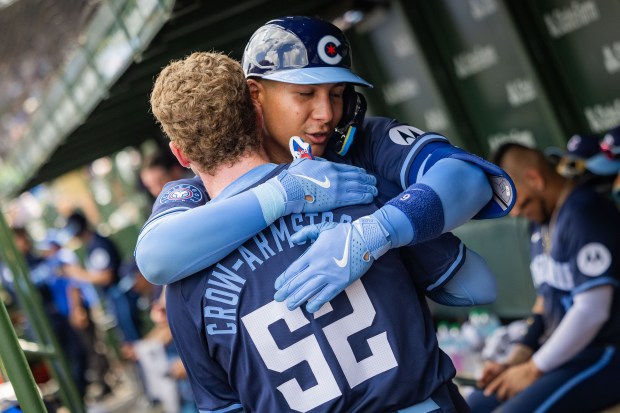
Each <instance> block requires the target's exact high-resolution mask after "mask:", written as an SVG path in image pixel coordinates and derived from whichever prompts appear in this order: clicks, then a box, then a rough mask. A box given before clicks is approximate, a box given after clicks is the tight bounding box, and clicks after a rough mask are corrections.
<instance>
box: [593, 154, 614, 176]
mask: <svg viewBox="0 0 620 413" xmlns="http://www.w3.org/2000/svg"><path fill="white" fill-rule="evenodd" d="M586 168H587V169H588V170H589V171H591V172H594V173H595V174H597V175H615V174H617V173H619V172H620V160H617V159H608V158H607V157H606V156H605V154H603V153H601V154H598V155H594V156H593V157H591V158H590V159H588V161H587V162H586Z"/></svg>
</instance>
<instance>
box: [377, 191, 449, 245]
mask: <svg viewBox="0 0 620 413" xmlns="http://www.w3.org/2000/svg"><path fill="white" fill-rule="evenodd" d="M385 205H392V206H394V207H396V208H398V209H399V210H401V211H402V212H403V213H404V214H405V216H406V217H407V219H409V222H410V223H411V226H412V227H413V233H414V236H413V240H412V241H411V244H417V243H419V242H423V241H427V240H429V239H433V238H436V237H437V236H439V235H441V233H442V232H443V228H444V216H443V205H442V204H441V199H439V196H438V195H437V194H436V193H435V191H433V189H432V188H431V187H430V186H428V185H424V184H413V185H411V186H410V187H409V188H407V189H406V190H405V191H404V192H403V193H401V194H400V196H399V197H398V198H393V199H391V200H389V201H388V202H387V203H386V204H385Z"/></svg>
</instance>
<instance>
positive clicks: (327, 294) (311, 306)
mask: <svg viewBox="0 0 620 413" xmlns="http://www.w3.org/2000/svg"><path fill="white" fill-rule="evenodd" d="M339 290H340V289H339V288H338V287H336V286H334V285H332V284H328V285H326V286H325V287H324V288H323V289H322V290H321V291H320V292H319V293H318V294H317V295H315V296H314V297H311V298H310V299H309V300H308V304H307V305H306V310H308V312H309V313H315V312H317V311H319V310H320V309H321V307H323V305H324V304H325V303H326V302H328V301H331V300H332V298H334V297H335V296H336V295H338V292H339Z"/></svg>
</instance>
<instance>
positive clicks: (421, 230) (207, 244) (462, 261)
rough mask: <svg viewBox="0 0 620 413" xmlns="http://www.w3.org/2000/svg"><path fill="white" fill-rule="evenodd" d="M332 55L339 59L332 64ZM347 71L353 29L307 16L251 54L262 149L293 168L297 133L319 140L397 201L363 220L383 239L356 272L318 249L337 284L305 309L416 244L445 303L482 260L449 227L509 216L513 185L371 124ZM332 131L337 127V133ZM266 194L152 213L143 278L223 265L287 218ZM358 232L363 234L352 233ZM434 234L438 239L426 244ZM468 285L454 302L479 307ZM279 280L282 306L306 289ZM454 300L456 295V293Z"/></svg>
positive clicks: (388, 125) (428, 138)
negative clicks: (386, 256)
mask: <svg viewBox="0 0 620 413" xmlns="http://www.w3.org/2000/svg"><path fill="white" fill-rule="evenodd" d="M291 51H298V52H299V53H298V54H297V53H296V52H295V53H293V52H291ZM328 51H329V53H333V52H334V51H335V54H334V55H333V56H332V57H329V55H328V54H327V53H328ZM289 53H290V55H288V54H289ZM294 57H299V60H295V59H294ZM350 65H351V59H350V49H349V44H348V41H347V39H346V37H345V36H344V34H343V33H342V32H341V31H340V30H339V29H338V28H336V27H335V26H333V25H331V24H330V23H327V22H324V21H322V20H319V19H313V18H307V17H287V18H283V19H277V20H273V21H271V22H269V23H267V24H266V25H264V26H263V27H261V28H259V29H258V30H257V32H256V33H255V34H254V36H253V37H252V38H251V40H250V42H249V43H248V45H247V47H246V50H245V53H244V71H245V74H246V77H247V78H248V83H249V85H250V91H251V94H252V98H253V100H254V101H255V102H256V103H257V104H258V106H259V108H260V110H259V115H260V116H259V117H260V119H261V122H262V125H263V128H262V129H263V134H264V137H265V138H264V143H263V145H264V147H265V149H266V151H267V154H268V155H269V157H270V159H271V160H272V161H276V162H278V161H280V162H282V161H290V159H291V156H290V152H289V151H288V147H289V138H290V137H291V136H293V135H298V136H301V137H302V138H303V139H304V140H305V141H307V142H309V143H310V145H311V147H312V153H313V154H314V155H315V156H325V157H326V158H328V159H332V160H336V161H338V162H341V163H343V164H352V165H357V166H362V167H364V168H365V169H366V170H368V171H370V172H371V173H372V174H373V175H374V176H375V177H376V178H377V180H378V183H377V187H378V189H379V197H378V201H379V203H380V204H384V203H386V202H387V201H390V199H392V201H390V205H387V206H386V207H384V208H381V210H380V211H379V212H377V213H375V214H373V215H372V216H371V217H369V218H368V219H367V220H366V222H365V225H364V226H365V227H366V228H368V229H369V230H370V231H371V232H372V233H373V234H374V235H376V239H373V240H372V245H373V250H372V254H373V255H372V258H370V259H368V257H364V258H365V259H366V261H364V260H362V261H363V262H358V261H353V259H352V260H351V261H349V262H348V264H354V266H355V270H352V269H351V268H352V267H351V266H350V265H347V266H346V268H344V269H341V268H340V267H336V266H335V265H334V264H335V263H334V264H332V263H333V260H331V258H332V257H330V256H327V255H326V256H317V255H315V254H314V253H313V252H312V251H310V252H309V253H308V254H306V255H305V256H304V257H306V256H307V257H308V260H309V261H312V262H316V263H319V262H324V261H325V262H324V263H325V264H326V265H327V266H328V267H330V268H329V269H328V271H326V273H327V274H335V275H337V277H336V278H330V277H329V276H327V277H324V278H323V283H322V284H321V285H316V286H315V287H314V288H313V289H311V290H310V291H306V292H305V293H304V294H303V297H302V298H306V297H307V296H310V295H312V294H313V293H314V292H318V291H319V290H323V289H324V288H327V290H326V291H324V292H327V294H323V295H321V296H320V297H319V298H320V299H315V300H314V302H312V303H310V304H309V307H308V309H309V310H310V311H316V310H317V309H318V308H319V307H320V306H321V305H322V304H323V303H324V302H327V301H329V299H330V298H332V297H334V296H335V295H336V294H337V293H338V292H339V291H342V289H344V288H345V287H346V285H348V283H350V282H352V281H353V280H354V279H356V278H358V277H359V276H361V274H362V273H363V271H365V269H367V268H368V264H369V262H370V260H372V259H376V258H378V257H379V256H380V255H381V254H382V253H383V252H385V251H387V250H389V249H390V248H394V247H398V246H401V245H415V246H414V248H411V249H410V251H408V253H407V260H408V268H409V269H410V271H411V272H412V273H413V274H416V277H419V278H417V279H419V280H420V282H421V283H422V285H425V289H426V293H427V294H428V295H432V296H434V298H435V299H436V300H439V301H441V300H442V297H441V294H443V291H445V290H442V289H440V288H437V287H439V286H440V285H444V286H445V285H446V282H448V281H449V280H450V279H451V278H452V277H453V276H454V275H455V273H457V272H459V271H460V272H461V273H463V274H467V272H468V269H469V268H470V266H473V267H475V266H476V265H478V263H480V261H482V260H481V259H480V257H479V256H477V255H476V254H475V253H472V252H471V251H468V250H467V249H466V248H465V247H464V245H463V244H462V243H461V242H460V240H458V239H457V238H456V237H454V236H453V235H451V234H449V233H446V231H449V230H450V229H452V228H454V227H456V226H458V225H460V224H461V223H463V222H465V221H466V220H468V219H469V218H471V217H472V216H474V215H476V216H477V217H479V218H485V217H495V216H501V215H504V214H506V213H507V212H508V211H509V210H510V208H511V206H512V203H513V202H514V197H513V195H514V191H513V190H512V186H511V185H512V184H511V182H510V180H509V179H508V177H507V176H506V175H505V174H504V172H503V171H501V169H499V168H497V167H496V166H495V165H492V164H489V163H488V162H485V161H484V160H482V159H480V158H478V157H476V156H474V155H471V154H468V153H466V152H464V151H462V150H460V149H458V148H455V147H453V146H451V145H450V144H449V143H448V141H447V140H446V139H445V138H444V137H442V136H440V135H437V134H433V133H427V134H425V133H422V132H421V131H420V130H418V129H417V128H414V127H412V126H408V125H404V124H402V123H399V122H398V121H396V120H393V119H387V118H365V117H364V114H365V101H364V99H363V97H362V96H361V95H359V94H357V93H355V91H354V89H353V86H354V85H362V86H368V85H369V84H368V83H367V82H366V81H364V80H363V79H361V78H360V77H358V76H356V75H355V74H353V73H352V72H351V70H350ZM293 113H295V116H293V115H292V114H293ZM333 130H336V132H335V133H333V134H332V131H333ZM332 135H333V136H332ZM354 141H355V142H354ZM312 162H314V163H316V164H321V163H323V162H317V161H312ZM308 164H310V163H308ZM186 165H189V163H186ZM300 165H303V164H300ZM308 169H310V168H308ZM317 172H319V173H316V174H315V175H311V173H312V171H310V170H307V171H305V172H304V174H305V175H306V176H307V177H308V178H311V179H305V180H304V182H305V184H307V185H308V184H310V183H315V184H316V185H317V186H316V188H321V187H320V186H319V184H321V183H323V185H324V186H327V184H330V185H331V186H330V188H329V191H330V192H329V193H330V197H334V199H340V198H342V197H346V196H350V192H346V191H345V190H344V189H340V190H337V185H334V182H335V179H336V178H337V176H336V175H329V174H327V173H323V172H322V171H318V170H317ZM177 185H183V184H182V183H177V184H170V185H169V186H168V187H167V188H166V189H165V190H164V192H165V193H166V194H167V195H166V196H168V197H169V196H170V194H172V193H174V191H176V190H177V189H178V188H181V187H178V186H177ZM175 188H176V189H175ZM321 189H322V190H325V191H328V189H326V188H321ZM403 190H405V192H403ZM257 194H258V196H259V201H258V202H257V201H256V199H255V198H256V197H252V196H250V195H249V194H245V193H244V194H241V195H238V196H236V197H231V198H229V199H227V202H226V203H225V204H224V203H221V204H219V203H218V204H219V205H218V204H213V205H209V204H207V205H204V206H202V204H204V203H205V200H206V199H208V198H206V197H205V198H200V199H196V198H188V199H187V202H185V203H180V204H177V208H176V209H175V210H174V211H170V212H168V213H166V214H161V215H154V216H152V218H151V219H150V220H149V221H148V222H147V224H146V225H145V226H144V228H143V229H142V232H141V234H140V238H139V240H138V243H137V247H136V259H137V262H138V264H139V266H140V269H141V271H142V272H143V274H144V275H145V276H146V277H147V278H148V279H149V280H150V281H151V282H154V283H158V284H166V283H170V282H173V281H175V280H178V279H181V278H183V277H185V276H187V275H189V274H191V273H193V272H196V271H197V270H199V269H202V268H205V267H206V266H208V265H212V264H214V263H215V262H217V260H218V259H220V258H222V257H223V256H225V255H226V254H228V253H229V252H231V251H234V249H235V248H237V247H238V246H239V245H241V244H242V243H243V242H244V241H245V240H247V239H249V238H251V237H252V236H253V235H255V234H256V233H257V232H258V231H260V230H262V229H264V228H265V227H267V226H268V225H269V224H271V223H273V222H275V221H277V220H279V219H280V218H281V217H282V216H283V215H284V214H286V213H287V212H289V210H287V209H286V207H285V205H286V197H285V196H282V193H281V192H280V193H277V192H274V191H271V192H265V193H259V192H257ZM324 201H325V200H324V199H321V202H324ZM158 202H162V201H158ZM312 205H313V206H314V208H315V211H320V210H321V209H316V208H320V207H321V205H319V203H317V202H314V203H313V204H312ZM195 206H199V207H197V208H194V207H195ZM325 206H329V207H330V208H334V207H337V206H339V205H337V204H335V203H331V204H329V205H327V204H325ZM180 212H184V213H180ZM240 223H242V224H243V225H241V224H240ZM179 228H183V231H179ZM296 228H297V227H296ZM224 229H225V230H224ZM336 232H337V231H331V232H330V235H331V234H334V235H335V238H337V239H333V240H331V242H332V243H333V245H343V246H344V245H345V244H346V245H349V246H350V247H351V248H355V246H356V245H358V244H356V243H347V242H346V239H344V238H342V237H346V236H347V234H349V233H348V232H345V233H342V232H340V233H338V234H336ZM369 233H370V232H369ZM369 233H367V234H366V235H368V234H369ZM442 233H443V235H440V234H442ZM358 234H360V233H359V231H358V230H357V229H356V230H355V231H353V232H352V233H351V234H349V235H355V236H356V237H357V236H358ZM360 235H361V234H360ZM328 237H329V235H328ZM436 237H438V239H437V240H436V241H433V242H424V243H422V241H424V240H428V239H433V238H436ZM180 245H183V248H180V247H179V246H180ZM351 256H352V257H356V259H357V257H361V256H362V254H360V252H359V251H357V252H356V253H355V254H354V253H353V252H351ZM466 258H468V259H469V260H470V264H467V261H468V259H466ZM336 270H338V271H336ZM343 274H344V276H342V275H343ZM288 275H289V276H290V274H288ZM295 278H296V280H298V282H300V283H301V286H300V287H298V288H302V286H303V285H304V282H305V281H308V280H311V279H312V278H313V274H309V273H307V272H306V273H302V274H299V275H298V276H297V277H295ZM468 279H471V278H467V277H463V278H462V280H464V281H462V282H461V283H459V285H460V286H464V287H463V289H461V287H458V288H457V287H455V288H457V289H456V290H454V291H452V294H451V296H450V301H449V302H447V303H451V304H463V305H464V304H474V303H475V302H473V301H472V300H471V299H470V297H471V296H472V294H471V291H467V289H469V288H470V286H469V285H468V283H467V282H465V280H468ZM489 283H492V281H490V280H489ZM280 284H282V285H285V287H286V288H285V289H283V291H284V294H285V296H280V295H279V296H278V298H279V299H285V298H286V294H287V292H294V291H296V290H297V289H298V288H297V289H292V288H290V285H289V284H287V283H281V282H280ZM454 286H456V283H454ZM478 286H480V288H478V290H479V291H478V293H479V296H480V297H481V299H482V301H480V302H478V303H483V302H489V301H492V300H493V299H494V297H495V295H494V291H495V289H494V286H490V285H489V284H488V283H486V284H481V283H477V284H476V285H474V286H473V287H472V288H474V289H475V288H477V287H478ZM483 291H487V292H489V294H488V295H487V296H486V297H483V296H481V295H480V294H484V293H482V292H483ZM474 295H475V294H474ZM457 296H458V297H460V298H459V299H458V300H457V299H455V298H454V297H457ZM301 302H302V300H295V301H294V302H289V304H290V305H291V308H294V307H296V306H297V305H299V304H301Z"/></svg>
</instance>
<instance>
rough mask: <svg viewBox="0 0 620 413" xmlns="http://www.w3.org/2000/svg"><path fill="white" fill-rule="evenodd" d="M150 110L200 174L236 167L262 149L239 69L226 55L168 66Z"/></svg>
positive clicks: (212, 54) (157, 83)
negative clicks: (236, 164) (237, 161)
mask: <svg viewBox="0 0 620 413" xmlns="http://www.w3.org/2000/svg"><path fill="white" fill-rule="evenodd" d="M151 110H152V111H153V114H154V115H155V118H156V119H157V121H158V122H159V123H160V125H161V128H162V129H163V131H164V132H165V133H166V135H168V137H169V138H170V140H171V141H172V142H174V143H175V144H176V145H177V146H178V147H179V149H181V150H182V151H183V152H184V153H185V155H186V156H187V157H188V158H189V159H190V160H191V161H192V163H193V164H195V165H196V166H198V168H199V169H200V170H201V171H202V172H207V173H210V172H212V171H213V170H214V169H215V168H216V167H218V166H220V165H222V164H223V163H224V162H227V163H228V164H229V165H232V164H233V163H234V162H235V161H236V160H238V159H239V157H241V156H242V155H244V154H246V153H249V152H250V151H252V150H256V149H258V148H259V147H260V144H261V142H260V139H259V136H258V131H257V118H256V112H255V108H254V105H253V103H252V99H251V97H250V90H249V88H248V84H247V82H246V80H245V76H244V74H243V70H242V68H241V65H240V64H239V62H237V61H236V60H234V59H232V58H230V57H228V56H226V55H224V54H222V53H217V52H196V53H192V54H191V55H189V56H188V57H186V58H185V59H182V60H177V61H172V62H171V63H170V64H168V66H166V67H165V68H164V69H163V70H162V71H161V73H160V74H159V76H158V77H157V80H156V81H155V85H154V86H153V91H152V93H151Z"/></svg>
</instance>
